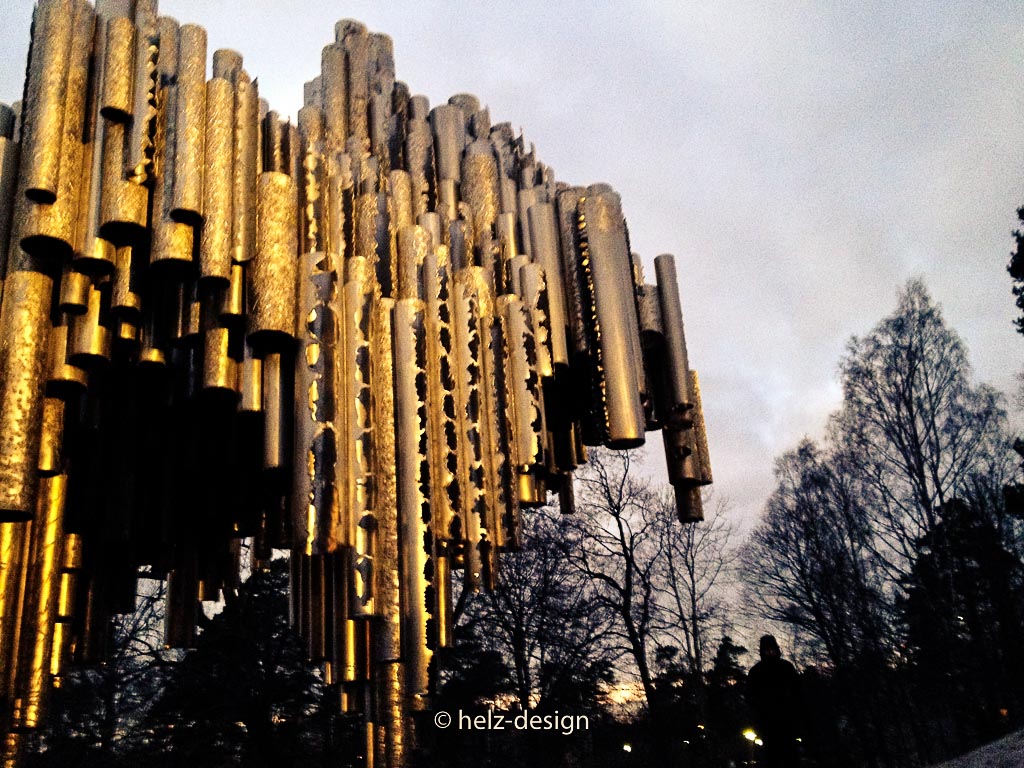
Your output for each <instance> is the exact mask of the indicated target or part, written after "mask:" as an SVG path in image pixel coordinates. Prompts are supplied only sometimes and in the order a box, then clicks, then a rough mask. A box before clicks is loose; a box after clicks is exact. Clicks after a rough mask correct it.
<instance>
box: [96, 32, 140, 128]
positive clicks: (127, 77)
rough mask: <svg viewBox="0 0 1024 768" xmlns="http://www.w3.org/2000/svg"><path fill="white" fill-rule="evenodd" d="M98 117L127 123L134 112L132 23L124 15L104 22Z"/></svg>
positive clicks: (133, 36) (133, 34)
mask: <svg viewBox="0 0 1024 768" xmlns="http://www.w3.org/2000/svg"><path fill="white" fill-rule="evenodd" d="M104 26H105V27H106V29H105V32H104V34H105V35H106V43H105V45H104V61H103V70H102V71H103V83H102V86H101V92H100V115H102V116H103V117H105V118H106V119H107V120H111V121H114V122H119V123H128V122H130V121H131V119H132V113H133V112H134V109H135V103H134V102H135V98H134V97H135V93H134V83H133V80H134V77H135V22H134V21H133V20H132V19H129V18H126V17H124V16H119V17H116V18H112V19H109V20H107V21H106V22H105V24H104Z"/></svg>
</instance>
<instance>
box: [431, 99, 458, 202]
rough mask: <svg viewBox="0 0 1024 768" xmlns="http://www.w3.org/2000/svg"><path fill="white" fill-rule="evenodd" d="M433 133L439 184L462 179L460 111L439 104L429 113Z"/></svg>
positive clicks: (456, 183) (456, 181)
mask: <svg viewBox="0 0 1024 768" xmlns="http://www.w3.org/2000/svg"><path fill="white" fill-rule="evenodd" d="M430 127H431V129H432V130H433V132H434V162H435V164H436V165H435V168H436V172H437V179H438V181H439V182H445V181H448V182H455V185H456V188H457V186H458V183H459V181H460V180H461V179H462V175H461V173H462V150H463V149H464V148H465V146H466V124H465V121H464V119H463V117H462V111H461V110H460V109H459V108H458V107H455V106H452V105H451V104H440V105H438V106H436V107H434V108H433V109H432V110H431V111H430Z"/></svg>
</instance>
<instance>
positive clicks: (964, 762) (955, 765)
mask: <svg viewBox="0 0 1024 768" xmlns="http://www.w3.org/2000/svg"><path fill="white" fill-rule="evenodd" d="M1022 766H1024V731H1017V732H1016V733H1011V734H1010V735H1009V736H1006V737H1004V738H1002V739H1000V740H999V741H993V742H992V743H991V744H986V745H985V746H984V747H979V748H978V749H976V750H974V751H973V752H969V753H968V754H966V755H963V756H962V757H958V758H955V759H954V760H950V761H949V762H946V763H942V764H941V765H937V766H934V768H1022Z"/></svg>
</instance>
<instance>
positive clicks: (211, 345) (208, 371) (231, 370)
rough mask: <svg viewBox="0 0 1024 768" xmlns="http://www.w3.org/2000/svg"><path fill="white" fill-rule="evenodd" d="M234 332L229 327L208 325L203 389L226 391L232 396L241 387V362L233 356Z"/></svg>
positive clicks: (204, 351)
mask: <svg viewBox="0 0 1024 768" xmlns="http://www.w3.org/2000/svg"><path fill="white" fill-rule="evenodd" d="M231 337H232V332H231V330H230V329H229V328H223V327H216V326H214V327H208V328H207V329H206V332H205V334H204V340H203V389H205V390H207V391H218V392H224V393H227V394H229V395H231V396H232V397H234V396H236V395H238V393H239V389H240V382H239V364H238V361H237V360H235V359H234V358H233V357H232V356H231V347H232V338H231Z"/></svg>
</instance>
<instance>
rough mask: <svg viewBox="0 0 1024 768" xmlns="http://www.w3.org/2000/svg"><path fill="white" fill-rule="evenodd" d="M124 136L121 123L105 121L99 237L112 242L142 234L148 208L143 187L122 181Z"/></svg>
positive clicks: (121, 241)
mask: <svg viewBox="0 0 1024 768" xmlns="http://www.w3.org/2000/svg"><path fill="white" fill-rule="evenodd" d="M125 134H126V127H125V125H124V124H122V123H114V122H108V123H107V124H106V126H105V128H104V131H103V150H102V151H103V176H102V181H101V182H100V183H101V187H102V196H101V204H100V205H101V207H100V234H101V236H103V237H104V238H105V239H107V240H111V241H113V242H115V243H126V242H131V241H132V240H134V239H136V238H139V237H141V236H142V235H143V233H144V231H145V228H146V220H147V214H148V206H149V191H148V190H147V189H146V187H144V186H142V185H141V184H136V183H135V182H134V181H128V180H126V179H125V178H124V146H125Z"/></svg>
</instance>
